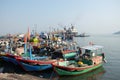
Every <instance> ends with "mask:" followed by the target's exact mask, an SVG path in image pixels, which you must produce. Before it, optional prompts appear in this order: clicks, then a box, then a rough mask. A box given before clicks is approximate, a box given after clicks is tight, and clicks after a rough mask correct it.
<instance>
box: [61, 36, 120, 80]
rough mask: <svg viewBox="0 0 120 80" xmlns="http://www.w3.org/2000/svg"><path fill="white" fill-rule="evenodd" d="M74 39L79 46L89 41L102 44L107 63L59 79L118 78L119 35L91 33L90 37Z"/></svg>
mask: <svg viewBox="0 0 120 80" xmlns="http://www.w3.org/2000/svg"><path fill="white" fill-rule="evenodd" d="M75 41H77V43H78V44H79V45H80V46H85V45H88V44H89V42H93V43H94V44H98V45H102V46H104V49H103V52H104V53H105V56H106V60H107V63H105V64H104V65H103V67H101V68H99V69H96V70H94V71H92V72H89V73H86V74H83V75H79V76H73V77H71V76H70V77H65V76H64V77H60V78H59V80H120V35H92V36H90V37H77V38H75Z"/></svg>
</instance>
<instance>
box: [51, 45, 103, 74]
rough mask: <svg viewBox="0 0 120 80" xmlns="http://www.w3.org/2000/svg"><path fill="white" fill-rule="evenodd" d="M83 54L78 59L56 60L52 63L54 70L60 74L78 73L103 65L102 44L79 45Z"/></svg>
mask: <svg viewBox="0 0 120 80" xmlns="http://www.w3.org/2000/svg"><path fill="white" fill-rule="evenodd" d="M81 48H82V49H83V52H85V53H84V54H82V58H81V57H80V58H79V59H80V60H79V61H76V60H72V61H66V60H65V61H58V62H55V63H53V64H52V65H53V67H54V71H55V72H56V73H57V74H58V75H60V76H63V75H80V74H83V73H86V72H89V71H92V70H94V69H97V68H99V67H101V66H102V65H103V63H102V62H103V56H102V55H101V54H102V52H101V51H102V48H103V46H98V45H90V46H85V47H81Z"/></svg>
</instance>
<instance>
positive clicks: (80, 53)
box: [77, 47, 82, 55]
mask: <svg viewBox="0 0 120 80" xmlns="http://www.w3.org/2000/svg"><path fill="white" fill-rule="evenodd" d="M77 53H78V55H82V50H81V48H80V47H77Z"/></svg>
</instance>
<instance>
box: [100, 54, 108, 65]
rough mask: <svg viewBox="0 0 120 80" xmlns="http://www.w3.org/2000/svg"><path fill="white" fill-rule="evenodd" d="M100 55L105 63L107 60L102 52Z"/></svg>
mask: <svg viewBox="0 0 120 80" xmlns="http://www.w3.org/2000/svg"><path fill="white" fill-rule="evenodd" d="M101 55H102V60H103V61H104V62H105V63H106V62H107V61H106V60H105V54H104V53H102V54H101Z"/></svg>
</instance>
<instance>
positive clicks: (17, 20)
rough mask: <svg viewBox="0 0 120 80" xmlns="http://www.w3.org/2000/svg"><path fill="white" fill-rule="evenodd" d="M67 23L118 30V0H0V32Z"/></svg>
mask: <svg viewBox="0 0 120 80" xmlns="http://www.w3.org/2000/svg"><path fill="white" fill-rule="evenodd" d="M70 24H73V25H74V26H76V28H77V30H78V31H79V33H81V32H86V33H93V34H103V33H113V32H116V31H118V30H120V0H0V34H5V33H22V32H25V31H27V28H28V27H30V29H35V28H36V29H37V31H38V32H40V31H46V30H47V31H48V30H49V29H50V27H53V28H59V29H62V28H63V27H64V26H67V27H69V26H70Z"/></svg>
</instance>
